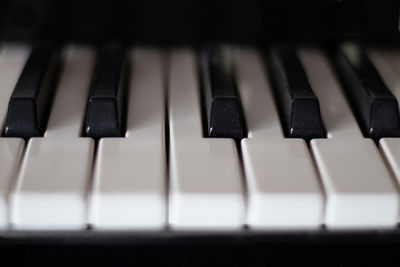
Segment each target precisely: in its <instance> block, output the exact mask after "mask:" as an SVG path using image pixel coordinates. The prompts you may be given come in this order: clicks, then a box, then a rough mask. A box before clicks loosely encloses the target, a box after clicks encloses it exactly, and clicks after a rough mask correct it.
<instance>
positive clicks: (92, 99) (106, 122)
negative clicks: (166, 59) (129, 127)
mask: <svg viewBox="0 0 400 267" xmlns="http://www.w3.org/2000/svg"><path fill="white" fill-rule="evenodd" d="M124 56H125V52H124V48H123V46H122V45H120V44H106V45H103V46H101V47H100V48H99V51H98V54H97V62H96V67H95V70H94V74H93V80H92V85H91V86H92V87H91V90H90V95H89V100H88V106H87V114H86V125H85V126H86V127H85V131H86V136H89V137H92V138H94V139H99V138H102V137H121V136H122V135H123V133H122V131H123V122H122V116H123V108H124V105H123V104H124V103H123V99H124V94H125V88H124V87H125V82H124V79H125V78H124V77H125V75H124V73H125V69H126V68H125V63H124V62H125V60H124Z"/></svg>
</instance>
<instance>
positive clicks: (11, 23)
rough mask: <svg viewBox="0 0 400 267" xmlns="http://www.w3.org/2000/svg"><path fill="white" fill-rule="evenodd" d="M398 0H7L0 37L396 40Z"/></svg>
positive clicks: (1, 7) (1, 4) (2, 4)
mask: <svg viewBox="0 0 400 267" xmlns="http://www.w3.org/2000/svg"><path fill="white" fill-rule="evenodd" d="M398 24H399V1H397V0H351V1H349V0H341V1H340V0H311V1H298V0H297V1H296V0H279V1H278V0H276V1H262V0H202V1H190V0H145V1H144V0H143V1H135V0H130V1H129V0H126V1H123V0H114V1H113V0H69V1H65V0H57V1H54V0H35V1H34V0H2V1H0V39H3V40H23V41H35V40H43V39H53V40H63V41H64V40H73V41H83V42H93V41H103V40H109V39H118V40H126V41H131V42H139V43H156V44H171V43H198V42H207V41H234V42H264V41H269V40H301V41H308V40H325V41H326V40H327V41H329V40H332V39H334V40H336V39H339V38H355V39H359V38H361V39H368V40H374V41H392V40H397V39H398Z"/></svg>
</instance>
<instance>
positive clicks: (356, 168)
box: [299, 49, 399, 228]
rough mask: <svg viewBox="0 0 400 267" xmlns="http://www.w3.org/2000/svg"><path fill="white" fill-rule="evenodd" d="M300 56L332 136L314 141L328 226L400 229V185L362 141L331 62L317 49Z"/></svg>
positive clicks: (367, 142) (368, 143) (371, 147)
mask: <svg viewBox="0 0 400 267" xmlns="http://www.w3.org/2000/svg"><path fill="white" fill-rule="evenodd" d="M299 54H300V58H301V61H302V62H303V65H304V68H305V70H306V73H307V76H308V77H309V81H310V84H311V85H312V86H313V88H314V90H315V93H316V95H317V96H318V99H319V101H320V103H321V113H322V118H323V120H324V123H325V128H326V131H327V136H328V138H327V139H314V140H311V142H310V144H311V149H312V151H313V154H314V158H315V161H316V163H317V166H318V170H319V173H320V175H321V179H322V182H323V185H324V189H325V193H326V207H325V219H324V222H325V225H326V226H327V227H328V228H352V227H359V228H368V227H389V226H394V225H395V224H396V222H397V220H398V215H399V195H398V192H397V188H396V185H395V183H394V181H393V180H392V177H391V175H390V173H389V171H388V169H387V168H386V166H385V164H384V162H383V160H382V158H381V156H380V154H379V151H378V149H377V147H376V145H375V144H374V142H373V141H372V140H371V139H366V138H363V137H362V133H361V131H360V129H359V128H358V127H357V121H356V119H355V117H354V116H353V114H352V112H351V108H350V107H349V106H348V104H347V102H346V100H345V97H344V95H343V93H342V91H341V88H340V85H339V83H338V81H337V80H336V77H335V76H334V73H333V70H332V68H331V66H330V64H329V63H328V58H327V57H326V56H324V55H323V53H322V52H320V51H319V50H315V49H302V50H301V51H300V53H299Z"/></svg>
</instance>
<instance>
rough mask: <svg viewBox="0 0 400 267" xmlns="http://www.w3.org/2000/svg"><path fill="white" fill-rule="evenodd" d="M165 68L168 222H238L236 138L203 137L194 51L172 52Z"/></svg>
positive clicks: (215, 224)
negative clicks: (166, 86)
mask: <svg viewBox="0 0 400 267" xmlns="http://www.w3.org/2000/svg"><path fill="white" fill-rule="evenodd" d="M169 67H170V73H169V87H168V88H169V97H168V99H169V129H170V131H169V134H170V135H169V140H170V144H169V145H170V148H169V149H170V154H169V163H170V168H169V169H170V177H169V178H170V184H169V224H170V225H171V226H172V227H177V228H210V227H211V228H212V227H216V228H219V227H225V228H230V227H238V226H241V225H243V224H244V195H243V188H242V183H243V181H242V177H241V171H240V165H239V157H238V153H237V150H236V145H235V141H234V140H232V139H224V138H218V139H214V138H203V134H202V133H203V130H202V121H201V109H200V99H199V93H198V92H199V91H198V90H199V88H198V84H197V81H198V77H197V72H196V62H195V56H194V54H193V52H192V51H189V50H175V51H173V52H172V54H171V56H170V65H169Z"/></svg>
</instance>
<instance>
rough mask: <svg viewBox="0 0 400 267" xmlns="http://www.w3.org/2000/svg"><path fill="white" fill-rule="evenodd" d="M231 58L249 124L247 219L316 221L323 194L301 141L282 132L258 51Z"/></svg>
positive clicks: (255, 223) (253, 222) (282, 224)
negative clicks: (285, 135) (289, 137)
mask: <svg viewBox="0 0 400 267" xmlns="http://www.w3.org/2000/svg"><path fill="white" fill-rule="evenodd" d="M234 59H235V60H234V64H235V66H236V68H235V73H236V75H237V77H236V79H237V85H238V90H239V93H240V96H241V101H242V106H243V110H244V116H245V120H246V124H247V129H248V138H246V139H243V140H242V142H241V145H242V157H243V162H244V170H245V174H246V181H247V189H248V211H247V215H248V218H247V223H248V225H249V226H250V227H278V228H291V227H293V228H294V227H295V228H301V227H317V226H319V225H320V224H321V223H322V212H323V205H324V199H323V193H322V191H321V188H320V185H319V182H318V178H317V175H316V172H315V170H314V166H313V163H312V160H311V157H310V154H309V152H308V149H307V146H306V143H305V142H304V140H302V139H285V138H284V135H283V132H282V129H281V123H280V120H279V116H278V113H277V109H276V107H275V104H274V100H273V96H272V91H271V88H270V85H269V83H268V80H267V78H268V77H267V76H266V73H267V72H266V71H265V69H264V66H263V63H262V61H261V55H259V54H258V53H256V52H255V51H253V50H247V49H240V50H236V51H235V57H234Z"/></svg>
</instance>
